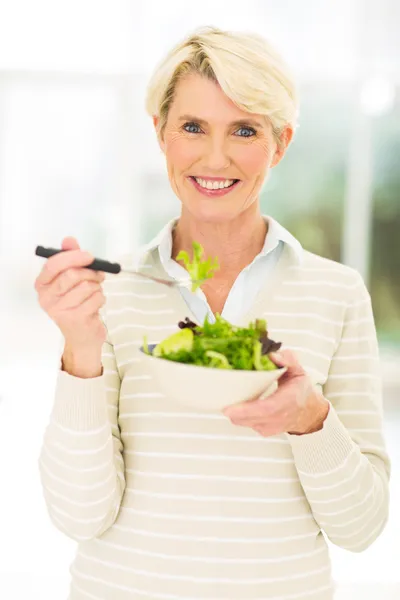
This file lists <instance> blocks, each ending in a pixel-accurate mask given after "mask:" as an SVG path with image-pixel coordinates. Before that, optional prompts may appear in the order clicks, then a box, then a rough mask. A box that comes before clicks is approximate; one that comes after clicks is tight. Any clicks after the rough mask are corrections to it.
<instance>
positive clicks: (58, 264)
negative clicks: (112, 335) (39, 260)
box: [35, 237, 106, 351]
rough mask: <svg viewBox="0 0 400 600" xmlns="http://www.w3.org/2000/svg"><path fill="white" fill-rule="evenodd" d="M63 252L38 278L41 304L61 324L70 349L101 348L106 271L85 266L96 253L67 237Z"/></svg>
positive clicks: (104, 332)
mask: <svg viewBox="0 0 400 600" xmlns="http://www.w3.org/2000/svg"><path fill="white" fill-rule="evenodd" d="M62 249H63V250H68V252H60V253H59V254H56V255H54V256H52V257H50V258H48V259H47V262H46V264H45V265H44V266H43V268H42V270H41V272H40V274H39V276H38V277H37V279H36V281H35V289H36V291H37V293H38V296H39V304H40V306H41V307H42V309H43V310H44V311H45V312H46V313H47V314H48V315H49V317H50V318H51V319H52V320H53V321H54V323H55V324H56V325H57V326H58V327H59V329H60V331H61V333H62V334H63V336H64V339H65V344H66V346H67V347H68V348H70V349H78V350H80V351H82V350H85V349H87V350H89V349H93V350H101V347H102V345H103V343H104V341H105V340H106V328H105V326H104V324H103V322H102V320H101V318H100V314H99V310H100V308H101V307H102V306H103V305H104V304H105V301H106V300H105V297H104V294H103V291H102V288H101V283H102V282H103V281H104V278H105V275H104V273H103V272H101V271H93V270H91V269H85V267H86V266H87V265H89V264H90V263H92V262H93V260H94V257H93V256H91V255H90V254H89V253H88V252H84V251H83V250H81V249H80V247H79V244H78V242H77V241H76V239H75V238H71V237H67V238H65V239H64V240H63V242H62Z"/></svg>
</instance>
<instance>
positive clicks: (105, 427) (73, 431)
mask: <svg viewBox="0 0 400 600" xmlns="http://www.w3.org/2000/svg"><path fill="white" fill-rule="evenodd" d="M50 422H51V423H52V425H54V426H55V427H57V429H59V430H60V431H62V432H63V433H66V434H67V435H72V436H77V437H89V436H92V435H100V434H102V433H104V432H105V431H110V424H109V423H106V424H105V425H102V426H101V427H97V428H96V429H86V430H85V431H79V430H77V429H69V428H68V427H64V425H61V424H60V423H57V421H56V419H54V417H51V418H50Z"/></svg>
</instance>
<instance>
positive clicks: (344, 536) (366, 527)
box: [329, 504, 382, 540]
mask: <svg viewBox="0 0 400 600" xmlns="http://www.w3.org/2000/svg"><path fill="white" fill-rule="evenodd" d="M370 508H374V505H371V507H370ZM381 511H382V507H381V505H380V504H379V505H378V506H377V507H376V510H375V512H374V513H373V515H372V517H370V518H369V519H368V520H365V514H362V515H360V516H359V517H357V518H356V519H352V521H351V522H352V523H353V522H355V521H359V520H360V519H361V520H362V521H364V522H363V524H362V525H361V527H359V528H358V529H356V530H353V531H350V533H346V534H340V535H338V534H337V533H336V532H335V533H333V532H332V533H331V535H332V536H334V537H335V540H350V539H351V538H353V537H357V536H358V535H359V534H360V533H362V532H363V531H365V530H367V531H368V530H369V527H370V521H374V520H375V518H376V517H377V515H379V513H380V512H381ZM340 526H341V523H331V524H330V525H329V527H330V528H331V529H333V528H337V527H340ZM351 529H352V528H351V527H350V530H351Z"/></svg>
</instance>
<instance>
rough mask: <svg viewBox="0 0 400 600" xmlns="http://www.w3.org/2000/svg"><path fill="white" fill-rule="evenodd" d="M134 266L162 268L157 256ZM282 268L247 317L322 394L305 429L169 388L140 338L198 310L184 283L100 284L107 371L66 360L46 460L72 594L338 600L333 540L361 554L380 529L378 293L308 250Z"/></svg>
mask: <svg viewBox="0 0 400 600" xmlns="http://www.w3.org/2000/svg"><path fill="white" fill-rule="evenodd" d="M121 262H122V264H123V266H124V267H126V268H132V267H133V266H137V265H136V264H135V265H133V264H132V260H131V259H130V258H129V257H123V259H122V261H121ZM140 264H141V267H143V269H145V272H146V273H153V274H158V275H164V276H165V272H164V271H163V268H162V266H161V263H160V260H159V254H158V252H157V250H153V251H148V252H147V253H146V254H145V255H144V256H143V257H142V259H141V263H140ZM272 277H273V281H272V282H270V283H269V285H268V286H266V287H265V289H263V290H261V292H260V293H259V294H258V296H257V297H256V299H255V301H254V302H253V305H252V307H251V310H250V311H248V312H247V314H245V315H243V316H242V318H241V320H240V322H238V324H240V323H242V324H243V325H247V324H248V322H249V321H251V320H253V319H254V318H256V317H260V318H265V319H266V320H267V322H268V330H269V334H270V336H271V337H272V338H273V339H276V340H278V341H282V343H283V348H290V349H292V350H293V351H294V352H295V353H296V354H297V356H298V357H299V359H300V361H301V363H302V365H303V366H304V368H305V370H306V371H307V372H308V374H309V376H310V377H311V379H312V381H313V383H314V385H315V386H320V388H321V389H322V391H323V393H324V395H325V397H326V398H327V399H328V400H329V401H330V403H331V409H330V412H329V415H328V418H327V419H326V421H325V423H324V427H323V429H322V430H320V431H318V432H315V433H312V434H308V435H303V436H295V435H290V434H281V435H277V436H274V437H270V438H263V437H261V436H260V435H259V434H257V433H256V432H254V431H253V430H252V429H249V428H244V427H240V426H235V425H233V424H232V423H231V422H230V421H229V420H228V419H227V418H226V417H224V416H223V415H222V414H220V413H218V412H214V413H211V412H210V413H207V412H204V413H203V412H202V413H199V412H196V411H193V410H189V409H187V408H185V407H183V406H181V405H179V404H178V403H177V402H176V401H175V400H174V398H170V397H165V396H163V394H162V392H161V390H160V389H159V388H158V385H157V383H156V381H155V380H154V379H153V377H152V373H151V370H150V368H149V367H148V365H147V364H146V365H145V364H144V363H143V362H142V361H141V355H140V350H139V346H140V344H141V342H142V338H143V335H144V334H147V336H148V338H149V342H150V343H151V342H153V343H154V342H158V341H160V340H161V339H163V338H164V337H166V336H167V335H168V334H170V333H171V332H173V331H175V330H177V322H178V321H179V320H181V319H182V318H184V317H186V316H189V317H193V316H192V315H191V314H190V311H189V309H188V307H187V305H186V303H185V302H184V300H183V299H182V297H181V295H180V294H179V292H178V291H177V290H171V289H169V288H165V287H161V286H159V285H158V284H154V283H152V282H150V283H149V282H148V281H145V280H140V279H138V278H134V277H130V276H129V275H128V276H127V275H122V274H121V275H118V276H114V275H110V276H107V279H106V281H105V282H104V284H103V285H104V291H105V294H106V298H107V302H106V305H105V307H104V308H103V309H102V314H103V318H104V322H105V323H106V326H107V331H108V336H107V341H106V342H105V343H104V347H103V353H102V363H103V373H102V375H101V376H100V377H96V378H92V379H80V378H76V377H74V376H71V375H69V374H68V373H66V372H63V371H62V370H60V372H59V374H58V380H57V386H56V393H55V401H54V406H53V410H52V414H51V417H50V422H49V424H48V427H47V429H46V431H45V434H44V440H43V445H42V449H41V453H40V458H39V468H40V476H41V481H42V485H43V490H44V497H45V501H46V505H47V508H48V512H49V515H50V518H51V520H52V522H53V523H54V525H55V526H56V527H57V528H58V529H59V530H61V531H62V532H64V533H65V534H66V535H67V536H69V537H70V538H72V539H74V540H76V541H77V542H78V550H77V554H76V557H75V559H74V562H73V564H72V566H71V576H72V577H71V588H70V596H69V599H70V600H86V599H92V600H111V599H112V600H128V599H129V600H132V599H135V600H139V599H140V600H147V599H159V600H205V599H207V600H208V599H213V600H236V599H237V600H239V599H241V600H256V599H257V600H289V599H290V600H292V599H293V600H295V599H303V600H331V598H332V597H333V589H334V585H333V583H332V577H331V565H330V559H329V549H328V545H327V542H326V539H325V536H326V537H327V538H329V540H331V542H332V543H333V544H336V545H338V546H340V547H342V548H345V549H347V550H349V551H352V552H360V551H362V550H364V549H365V548H367V547H368V546H370V544H371V543H373V541H374V540H375V539H376V538H377V537H378V535H379V534H380V532H381V531H382V530H383V528H384V526H385V524H386V522H387V518H388V503H389V492H388V480H389V476H390V460H389V457H388V455H387V452H386V448H385V440H384V437H383V432H382V400H381V381H380V374H379V358H378V347H377V339H376V332H375V326H374V320H373V313H372V308H371V300H370V296H369V293H368V291H367V289H366V287H365V284H364V282H363V280H362V278H361V277H360V275H359V274H358V273H357V271H355V270H353V269H351V268H349V267H347V266H343V265H340V264H339V263H335V262H333V261H329V260H327V259H324V258H321V257H319V256H316V255H315V254H312V253H310V252H307V251H305V252H304V259H303V262H302V264H301V265H298V264H297V263H296V262H295V261H294V257H293V254H292V251H291V249H290V246H288V245H286V246H285V249H284V251H283V253H282V255H281V258H280V259H279V263H278V265H277V267H276V269H275V272H274V274H273V276H272ZM188 394H190V389H188Z"/></svg>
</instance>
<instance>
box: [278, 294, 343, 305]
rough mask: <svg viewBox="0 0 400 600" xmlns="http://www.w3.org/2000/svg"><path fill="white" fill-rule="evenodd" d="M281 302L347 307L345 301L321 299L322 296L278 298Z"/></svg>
mask: <svg viewBox="0 0 400 600" xmlns="http://www.w3.org/2000/svg"><path fill="white" fill-rule="evenodd" d="M276 299H277V300H279V302H296V303H297V304H300V303H301V302H317V303H318V304H329V305H331V306H343V307H345V306H346V305H347V303H346V301H345V300H331V299H330V298H323V297H322V298H321V296H297V295H295V296H277V297H276Z"/></svg>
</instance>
